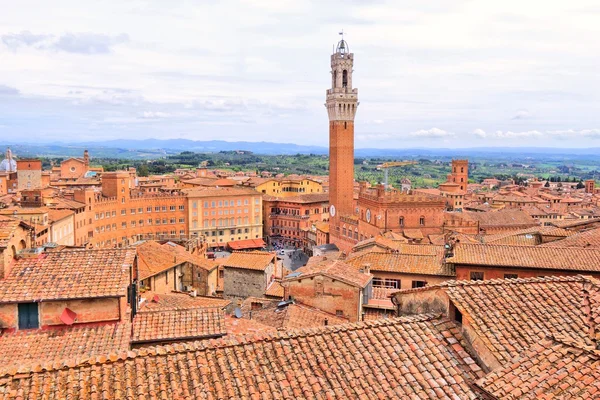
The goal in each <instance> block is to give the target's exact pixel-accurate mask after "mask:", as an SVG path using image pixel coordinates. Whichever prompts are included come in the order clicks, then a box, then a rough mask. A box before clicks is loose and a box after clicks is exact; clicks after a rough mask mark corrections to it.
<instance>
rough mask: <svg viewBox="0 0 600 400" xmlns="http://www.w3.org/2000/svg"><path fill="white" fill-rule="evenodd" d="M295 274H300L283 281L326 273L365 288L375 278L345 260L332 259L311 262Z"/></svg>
mask: <svg viewBox="0 0 600 400" xmlns="http://www.w3.org/2000/svg"><path fill="white" fill-rule="evenodd" d="M294 274H300V275H295V276H292V277H290V276H289V275H288V276H287V277H285V278H284V280H283V282H286V281H289V280H297V279H304V278H307V277H310V276H315V275H326V276H329V277H332V278H334V279H338V280H340V281H342V282H346V283H349V284H351V285H353V286H357V287H360V288H364V287H365V286H367V284H368V283H369V282H371V279H372V278H373V276H372V275H371V274H365V273H362V272H359V271H358V269H357V268H355V267H354V266H352V265H349V264H346V263H345V262H344V261H340V260H333V261H331V260H328V259H324V260H323V261H320V262H314V263H309V264H307V265H305V266H304V267H301V268H298V269H297V270H296V271H294Z"/></svg>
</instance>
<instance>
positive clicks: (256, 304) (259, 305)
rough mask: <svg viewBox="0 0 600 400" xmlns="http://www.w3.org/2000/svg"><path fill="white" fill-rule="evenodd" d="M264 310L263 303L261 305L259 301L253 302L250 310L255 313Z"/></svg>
mask: <svg viewBox="0 0 600 400" xmlns="http://www.w3.org/2000/svg"><path fill="white" fill-rule="evenodd" d="M261 308H262V303H259V302H257V301H253V302H252V303H250V310H252V311H254V310H260V309H261Z"/></svg>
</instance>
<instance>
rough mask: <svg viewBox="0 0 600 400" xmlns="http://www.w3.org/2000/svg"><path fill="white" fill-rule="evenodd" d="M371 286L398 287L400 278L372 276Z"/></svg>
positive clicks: (399, 286)
mask: <svg viewBox="0 0 600 400" xmlns="http://www.w3.org/2000/svg"><path fill="white" fill-rule="evenodd" d="M373 287H380V288H386V289H400V288H401V287H402V285H401V282H400V279H382V278H373Z"/></svg>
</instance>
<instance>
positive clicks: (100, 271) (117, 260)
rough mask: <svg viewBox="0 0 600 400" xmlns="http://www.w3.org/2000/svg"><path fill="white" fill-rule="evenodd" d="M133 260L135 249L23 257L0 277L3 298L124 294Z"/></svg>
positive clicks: (112, 295)
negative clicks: (7, 273)
mask: <svg viewBox="0 0 600 400" xmlns="http://www.w3.org/2000/svg"><path fill="white" fill-rule="evenodd" d="M134 260H135V250H132V249H102V250H84V251H81V250H78V251H60V252H52V253H44V254H42V255H40V256H39V257H37V258H22V259H19V260H18V261H16V262H14V264H13V265H12V267H11V270H10V275H8V276H7V277H6V278H5V279H4V280H0V302H1V303H7V302H23V301H46V300H59V299H82V298H95V297H121V296H125V295H126V294H127V293H126V292H127V286H128V284H129V273H130V269H131V267H132V265H133V262H134Z"/></svg>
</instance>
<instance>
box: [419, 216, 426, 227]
mask: <svg viewBox="0 0 600 400" xmlns="http://www.w3.org/2000/svg"><path fill="white" fill-rule="evenodd" d="M419 225H421V226H423V225H425V217H421V218H419Z"/></svg>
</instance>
